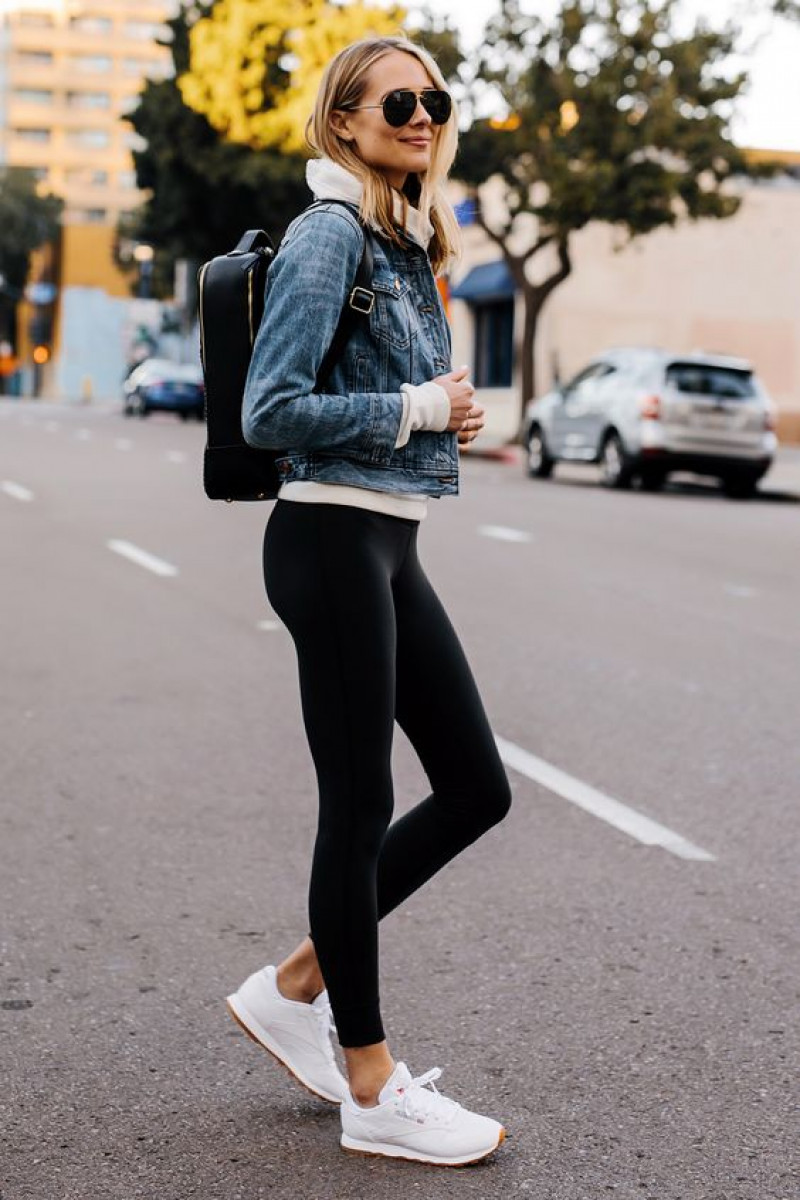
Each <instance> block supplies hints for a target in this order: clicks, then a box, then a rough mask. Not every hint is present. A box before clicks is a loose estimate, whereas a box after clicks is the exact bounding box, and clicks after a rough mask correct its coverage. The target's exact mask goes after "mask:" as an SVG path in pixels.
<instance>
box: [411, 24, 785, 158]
mask: <svg viewBox="0 0 800 1200" xmlns="http://www.w3.org/2000/svg"><path fill="white" fill-rule="evenodd" d="M428 2H429V3H430V6H431V8H433V10H434V11H435V12H440V13H447V14H448V15H450V16H451V17H453V23H454V24H455V25H456V26H457V27H458V29H459V30H460V31H461V33H462V35H463V38H464V41H465V43H466V44H467V45H468V46H471V47H473V48H474V47H475V46H477V45H478V44H479V42H480V35H481V32H482V30H483V28H484V25H485V23H486V20H487V19H488V18H489V17H490V16H491V15H492V14H493V13H494V12H496V11H497V9H498V4H497V0H428ZM522 3H523V8H526V7H527V8H528V9H529V11H536V12H539V13H542V14H544V13H546V12H547V11H548V9H553V8H555V7H556V5H555V4H554V3H553V0H522ZM765 7H766V6H765ZM755 8H756V4H754V3H746V2H744V0H683V3H682V10H683V12H684V14H685V17H686V18H688V19H689V20H693V19H696V18H697V17H698V16H700V15H703V16H705V17H706V18H707V19H708V21H709V23H710V24H711V25H712V26H720V25H723V24H724V23H725V22H726V21H728V20H731V19H734V20H736V21H737V24H739V26H740V28H741V34H742V41H743V43H744V44H750V45H754V46H756V48H755V49H754V51H753V53H752V55H748V59H747V62H748V65H749V70H750V88H749V93H748V94H747V95H746V96H745V97H743V98H742V99H741V100H740V101H739V103H738V106H737V115H736V119H735V122H734V124H733V127H732V129H733V136H734V140H735V141H736V142H737V143H738V144H739V145H742V146H748V147H763V148H764V149H768V150H797V151H800V68H799V67H798V64H799V63H800V24H798V23H792V22H789V21H786V20H776V19H775V18H770V17H765V16H764V15H763V8H762V10H761V15H758V14H756V15H755V16H754V15H753V9H755Z"/></svg>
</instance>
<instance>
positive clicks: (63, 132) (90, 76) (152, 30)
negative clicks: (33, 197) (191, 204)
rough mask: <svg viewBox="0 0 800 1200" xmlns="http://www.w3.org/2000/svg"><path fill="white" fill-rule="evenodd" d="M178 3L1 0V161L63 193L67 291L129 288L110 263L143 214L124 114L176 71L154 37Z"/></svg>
mask: <svg viewBox="0 0 800 1200" xmlns="http://www.w3.org/2000/svg"><path fill="white" fill-rule="evenodd" d="M174 8H175V2H174V0H0V21H1V22H2V24H0V163H2V164H5V165H9V166H24V167H30V168H31V169H32V170H33V171H34V172H35V173H36V176H37V179H38V180H39V182H40V185H41V187H42V188H43V189H46V190H48V191H51V192H54V193H55V194H57V195H59V196H61V197H62V198H63V199H64V201H65V204H66V208H65V213H64V226H65V229H64V244H63V260H62V285H63V286H70V285H83V286H97V287H102V288H104V289H105V290H106V291H108V292H109V293H110V294H112V295H124V294H126V292H127V291H128V285H127V283H126V281H125V280H124V278H123V277H122V276H121V275H120V273H119V272H118V271H117V270H116V268H115V267H114V264H113V258H112V253H111V249H112V245H113V238H114V229H115V227H116V224H117V221H118V219H119V216H120V214H121V213H123V212H125V211H126V210H129V209H132V208H135V207H137V206H138V205H139V204H141V202H142V194H141V192H139V191H138V190H137V188H136V177H135V172H134V169H133V160H132V151H133V150H134V149H136V148H137V145H138V139H137V135H136V134H135V133H134V131H133V130H132V129H131V127H130V126H129V125H128V124H126V123H125V121H124V119H123V118H124V117H125V115H126V113H129V112H130V111H131V109H132V108H133V107H135V105H136V102H137V95H138V93H139V92H140V90H141V88H142V83H143V81H144V79H145V78H160V77H163V76H164V75H165V74H166V73H168V72H169V71H170V69H171V58H170V55H169V51H168V50H167V49H166V48H165V47H163V46H159V45H158V44H157V42H156V38H157V37H158V36H159V34H160V33H161V32H162V31H163V22H164V21H165V19H166V18H167V17H168V16H170V15H171V13H172V12H173V10H174Z"/></svg>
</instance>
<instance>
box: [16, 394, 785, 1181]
mask: <svg viewBox="0 0 800 1200" xmlns="http://www.w3.org/2000/svg"><path fill="white" fill-rule="evenodd" d="M202 440H203V431H202V428H201V427H199V426H196V425H181V424H179V423H178V422H177V421H174V420H173V419H172V418H170V417H153V418H151V419H150V420H149V421H146V422H141V421H126V420H124V419H123V418H122V417H121V416H120V415H118V414H117V413H113V412H108V411H97V410H89V409H80V408H72V409H66V408H65V409H62V408H58V407H56V406H46V405H42V406H38V407H37V406H36V405H35V404H31V403H27V404H21V403H19V402H17V403H12V402H5V403H3V404H0V545H2V564H3V568H2V577H3V585H2V601H3V602H2V606H1V607H0V621H1V622H2V646H3V674H2V679H3V686H2V688H1V689H0V755H1V756H2V781H3V782H2V795H0V914H2V942H1V944H0V950H1V953H2V961H1V962H0V1079H2V1088H1V1089H0V1154H2V1166H0V1197H1V1200H101V1198H103V1200H105V1198H114V1200H133V1198H134V1197H146V1198H147V1200H184V1198H188V1197H203V1198H204V1200H217V1198H219V1200H237V1198H240V1197H241V1198H242V1200H259V1198H261V1197H270V1198H275V1200H282V1198H284V1197H286V1198H289V1197H292V1198H293V1200H295V1198H301V1200H306V1198H308V1200H317V1198H319V1200H322V1198H325V1200H328V1198H331V1200H340V1198H342V1200H344V1198H347V1197H354V1198H361V1197H374V1198H376V1200H383V1198H386V1200H388V1198H389V1197H392V1198H394V1197H396V1196H399V1195H401V1196H409V1195H412V1196H413V1195H419V1196H424V1197H426V1198H427V1197H433V1198H439V1197H451V1196H456V1195H457V1196H459V1197H461V1196H468V1197H476V1198H478V1197H480V1198H486V1197H506V1196H520V1197H531V1198H535V1200H600V1198H601V1197H604V1196H606V1195H615V1196H617V1197H619V1198H620V1200H622V1198H624V1200H767V1198H770V1200H772V1198H774V1200H795V1197H796V1196H797V1194H798V1178H799V1176H798V1160H797V1146H798V1139H797V1133H798V1104H797V1101H798V1057H799V1056H798V1007H799V1005H798V1000H799V999H800V988H799V987H798V983H799V978H798V977H799V976H800V968H799V967H798V942H799V941H800V936H799V931H798V874H799V873H798V867H797V846H798V833H800V816H798V777H799V776H800V739H799V738H798V728H800V682H799V681H798V661H799V659H800V628H799V627H798V601H797V596H798V585H799V584H800V555H798V549H799V548H800V503H798V501H797V498H796V496H791V495H784V494H781V493H780V492H775V491H774V490H773V491H767V493H766V494H765V495H764V496H763V497H762V498H760V499H758V500H756V501H753V502H749V503H741V502H732V501H726V500H724V499H723V498H722V497H721V496H720V495H719V494H718V493H717V492H716V491H715V490H714V489H713V488H709V487H701V486H697V485H686V486H675V487H672V488H670V489H669V490H668V491H667V492H665V493H664V494H662V495H646V494H640V493H630V494H616V493H609V492H606V491H604V490H602V489H600V488H598V487H597V486H596V483H595V481H594V477H593V474H592V472H588V473H584V474H581V473H579V472H576V471H562V472H561V474H560V475H559V476H558V477H557V478H556V479H555V480H553V481H550V482H546V483H545V482H538V481H537V482H533V481H529V480H526V479H525V478H523V475H522V472H521V470H520V469H519V467H518V466H513V465H508V464H502V463H497V462H488V461H485V460H473V461H470V462H468V463H466V464H465V469H464V488H463V496H462V497H461V498H460V499H459V500H458V501H456V502H454V501H442V502H440V503H436V504H433V505H432V512H431V514H430V517H429V520H428V521H427V523H426V526H425V528H424V530H423V531H422V534H421V542H422V553H423V559H424V561H425V562H426V564H427V567H428V570H429V573H430V575H431V576H432V578H433V579H434V582H435V583H436V585H437V586H438V588H439V590H440V593H441V594H442V596H443V598H444V599H445V601H446V603H447V605H448V607H449V609H450V611H451V614H452V615H453V618H454V620H455V622H456V625H457V627H458V628H459V629H460V631H461V633H462V636H463V640H464V642H465V645H466V647H467V650H468V653H469V655H470V658H471V660H472V662H473V666H474V669H475V672H476V675H477V677H478V680H479V682H480V684H481V687H482V690H483V693H484V697H485V700H486V704H487V708H488V710H489V713H490V716H491V719H492V722H493V726H494V728H495V731H496V733H497V735H498V736H499V737H500V738H501V739H503V742H502V745H503V747H504V753H505V754H506V756H507V757H508V759H509V761H513V762H514V763H515V767H513V768H512V769H510V778H511V780H512V784H513V790H514V806H513V809H512V813H511V815H510V816H509V818H508V820H507V821H506V822H504V823H503V825H501V826H500V827H498V828H497V829H495V830H493V831H492V832H491V833H490V834H489V835H488V836H487V837H486V838H484V839H483V840H482V842H481V843H480V844H479V845H478V846H476V847H473V848H472V849H471V850H470V851H468V852H467V853H466V854H465V855H464V856H462V858H461V859H460V860H459V861H458V862H457V863H456V864H453V865H452V866H451V867H450V868H448V869H446V870H445V871H444V872H443V873H442V874H441V875H440V876H439V877H438V878H437V880H435V881H434V882H433V883H432V884H430V885H429V886H428V887H427V888H426V889H424V890H423V891H422V892H421V893H420V894H418V895H417V896H416V897H414V898H412V900H411V901H410V902H409V903H408V904H407V905H406V906H405V907H404V908H403V909H402V910H401V911H400V912H398V913H396V914H394V915H393V916H392V917H390V918H389V919H388V920H387V921H386V923H385V926H384V928H383V931H382V954H383V975H384V980H383V993H384V1005H385V1018H386V1021H387V1025H388V1028H389V1030H390V1031H391V1042H392V1047H393V1049H394V1051H395V1054H396V1055H397V1056H398V1057H401V1058H403V1059H405V1060H406V1061H407V1062H408V1063H409V1065H410V1067H411V1069H412V1071H413V1072H414V1073H416V1074H419V1073H421V1072H423V1071H425V1070H427V1069H428V1068H429V1067H431V1066H434V1065H438V1066H441V1067H442V1068H443V1071H444V1075H443V1080H442V1087H443V1089H444V1090H445V1091H446V1092H447V1093H449V1094H451V1095H454V1096H455V1097H456V1098H457V1099H461V1100H463V1101H464V1102H465V1103H467V1104H469V1105H470V1106H472V1107H475V1108H478V1109H479V1110H482V1111H485V1112H487V1113H489V1114H491V1115H493V1116H495V1117H497V1118H499V1119H501V1120H502V1121H503V1122H504V1123H505V1124H506V1127H507V1129H508V1132H509V1138H508V1140H507V1142H506V1143H505V1145H504V1146H503V1147H502V1148H501V1151H500V1152H499V1153H498V1154H497V1155H496V1156H495V1158H494V1159H493V1160H491V1161H490V1162H489V1163H486V1164H483V1165H481V1166H477V1167H474V1168H468V1169H465V1170H462V1171H456V1172H453V1171H451V1172H447V1171H442V1170H436V1169H435V1168H425V1167H418V1166H414V1165H411V1164H404V1163H390V1162H381V1161H375V1162H370V1161H367V1160H364V1159H361V1158H352V1157H350V1156H347V1155H344V1154H342V1152H341V1151H340V1149H339V1148H338V1131H337V1126H338V1118H337V1116H336V1113H335V1112H334V1111H332V1110H330V1109H329V1108H328V1107H327V1106H322V1105H318V1104H317V1103H316V1102H315V1101H313V1100H312V1099H311V1098H309V1097H307V1096H306V1094H305V1093H304V1092H302V1091H299V1090H295V1088H294V1087H293V1085H292V1084H291V1082H290V1081H289V1080H288V1079H287V1078H286V1077H285V1076H284V1074H283V1073H282V1072H280V1071H279V1070H278V1069H277V1068H275V1067H274V1066H273V1064H272V1062H271V1060H270V1059H269V1058H268V1057H267V1056H266V1055H264V1054H263V1053H261V1052H259V1051H258V1049H257V1048H256V1047H255V1046H253V1045H252V1043H250V1042H248V1041H246V1039H245V1038H244V1037H243V1036H242V1035H241V1033H240V1032H239V1031H238V1030H237V1028H236V1027H235V1026H234V1025H233V1023H232V1022H231V1021H230V1020H229V1018H228V1017H227V1016H226V1013H225V1010H224V1007H223V998H224V996H225V994H226V992H227V991H229V990H231V988H233V987H235V986H236V985H238V983H239V982H240V980H241V979H242V978H243V977H244V976H245V975H246V974H248V973H249V972H250V971H251V970H253V969H255V968H256V967H258V966H260V965H262V964H263V963H264V962H269V961H274V960H275V959H276V958H278V957H280V956H281V955H282V954H283V953H284V952H286V951H287V950H288V949H289V948H290V947H291V946H292V945H293V943H294V941H295V940H296V939H297V938H299V936H301V934H302V933H303V932H304V930H305V890H306V883H307V872H308V861H309V854H310V847H311V842H312V837H313V829H314V819H315V813H314V782H313V774H312V769H311V765H310V762H309V759H308V755H307V751H306V749H305V746H304V741H303V737H302V734H301V726H300V716H299V705H298V699H297V690H296V683H295V673H294V671H295V668H294V658H293V649H292V646H291V642H290V641H289V638H288V636H287V634H286V633H285V631H284V630H283V629H282V628H281V627H280V625H279V624H276V623H275V622H274V620H273V618H272V616H271V614H270V612H269V610H268V608H267V606H266V601H265V599H264V596H263V592H262V583H261V577H260V553H261V537H262V530H263V524H264V520H265V517H266V515H267V513H268V506H265V505H254V506H250V507H247V506H227V505H221V504H212V503H210V502H209V501H207V500H205V498H204V496H203V494H202V490H201V487H200V466H199V464H200V455H201V449H202ZM793 463H794V464H795V465H796V466H797V475H798V481H800V462H799V461H798V460H797V459H796V458H795V459H790V460H789V461H788V466H789V468H791V467H792V464H793ZM790 473H791V470H789V474H790ZM786 477H787V471H786V469H785V470H784V475H783V476H782V478H786ZM768 485H769V481H768ZM110 543H113V548H112V546H111V545H110ZM131 546H133V547H135V548H138V550H143V551H145V552H147V553H148V554H150V555H152V556H155V557H156V558H157V560H158V561H159V562H160V563H161V564H162V566H161V568H160V569H161V570H162V571H165V572H167V573H164V574H156V573H154V572H153V570H152V567H153V566H154V565H155V566H158V564H157V563H156V564H154V563H152V562H150V563H149V564H148V563H147V562H146V560H145V564H144V565H143V563H142V561H141V560H137V561H134V560H132V559H131V558H130V557H125V556H124V554H131V553H133V554H135V553H136V551H131V550H130V547H131ZM164 564H166V565H164ZM168 568H172V571H171V572H170V571H169V570H168ZM442 717H443V719H446V714H442ZM516 767H521V770H517V769H516ZM396 768H397V769H396V780H397V802H398V808H400V809H402V808H404V807H405V806H406V805H408V804H410V803H413V802H414V800H415V799H416V798H417V797H418V796H419V795H420V794H421V792H422V790H423V788H424V780H423V778H422V776H421V772H420V769H419V767H418V766H417V764H416V763H415V761H414V759H413V755H412V754H411V752H410V750H409V748H408V747H407V745H406V744H404V742H403V740H402V738H401V737H400V736H398V743H397V752H396ZM553 768H556V769H557V770H556V771H555V772H554V771H553ZM542 780H544V782H541V781H542ZM648 820H649V821H650V822H651V823H652V822H655V823H656V825H655V827H654V826H653V825H652V824H648V823H647V821H648ZM614 821H616V823H617V824H616V825H615V824H614V823H609V822H614ZM620 823H621V824H622V825H623V826H624V828H625V830H626V831H624V832H623V830H622V829H620V828H618V827H617V826H618V825H619V824H620ZM654 829H655V832H654Z"/></svg>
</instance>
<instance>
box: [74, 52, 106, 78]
mask: <svg viewBox="0 0 800 1200" xmlns="http://www.w3.org/2000/svg"><path fill="white" fill-rule="evenodd" d="M72 64H73V66H74V67H75V68H76V69H77V70H78V71H83V72H84V73H85V74H87V75H105V74H106V73H107V72H108V71H110V70H111V59H110V58H109V56H108V55H107V54H76V55H75V56H74V57H73V59H72Z"/></svg>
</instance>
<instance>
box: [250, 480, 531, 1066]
mask: <svg viewBox="0 0 800 1200" xmlns="http://www.w3.org/2000/svg"><path fill="white" fill-rule="evenodd" d="M416 540H417V522H416V521H409V520H403V519H401V518H398V517H389V516H384V515H383V514H381V513H374V512H369V511H367V510H365V509H358V508H348V507H345V506H343V505H335V504H302V503H296V502H290V501H278V503H277V504H276V506H275V508H274V510H273V512H272V515H271V517H270V520H269V523H268V525H267V532H266V537H265V540H264V578H265V581H266V587H267V595H268V596H269V600H270V603H271V604H272V607H273V608H274V610H275V612H276V613H277V614H278V616H279V617H281V619H282V620H283V621H284V622H285V624H286V625H287V627H288V629H289V631H290V633H291V635H292V637H293V639H294V642H295V646H296V649H297V657H298V665H299V672H300V694H301V699H302V705H303V718H304V722H305V727H306V734H307V736H308V743H309V746H310V749H311V754H312V756H313V759H314V765H315V768H316V773H317V780H318V784H319V824H318V828H317V838H316V844H315V847H314V860H313V865H312V871H311V886H310V895H309V908H310V927H311V937H312V940H313V942H314V947H315V950H316V952H317V957H318V959H319V964H320V968H321V970H322V975H323V978H324V980H325V985H326V987H327V989H328V993H329V996H330V1000H331V1005H332V1008H333V1015H334V1019H335V1021H336V1028H337V1032H338V1036H339V1041H340V1042H341V1044H342V1045H343V1046H366V1045H371V1044H372V1043H374V1042H380V1041H382V1040H383V1037H384V1032H383V1026H382V1023H381V1016H380V1002H379V995H378V921H379V919H380V918H381V917H384V916H385V915H386V914H387V913H389V912H391V911H392V909H393V908H396V907H397V905H398V904H401V903H402V901H403V900H405V899H406V897H407V896H410V895H411V893H412V892H414V891H415V890H416V889H417V888H418V887H420V886H421V885H422V884H423V883H425V881H426V880H427V879H430V878H431V876H432V875H434V874H435V872H436V871H438V870H439V869H440V868H441V867H443V866H444V865H445V863H447V862H449V861H450V860H451V859H452V858H454V857H455V856H456V855H457V854H458V853H459V852H460V851H461V850H463V849H464V847H465V846H468V845H469V844H470V843H471V842H474V841H475V840H476V838H478V837H479V836H480V835H481V834H482V833H483V832H484V831H485V830H487V829H489V828H490V827H491V826H492V825H494V824H496V823H497V822H498V821H500V820H501V819H502V818H503V817H504V816H505V814H506V812H507V811H508V808H509V805H510V803H511V798H510V792H509V786H508V780H507V779H506V775H505V771H504V770H503V766H502V763H501V762H500V758H499V755H498V753H497V748H496V746H495V743H494V738H493V736H492V732H491V729H490V727H489V722H488V720H487V718H486V714H485V713H484V710H483V705H482V704H481V699H480V696H479V694H478V690H477V687H476V686H475V681H474V680H473V678H472V674H471V672H470V669H469V666H468V664H467V661H466V659H465V657H464V652H463V651H462V649H461V646H460V644H459V641H458V638H457V637H456V634H455V632H454V630H453V627H452V626H451V624H450V621H449V620H448V617H447V614H446V613H445V611H444V609H443V607H442V605H441V603H440V601H439V600H438V598H437V596H436V594H435V592H434V591H433V588H432V587H431V585H430V583H429V582H428V580H427V578H426V577H425V574H424V572H423V570H422V568H421V566H420V564H419V561H418V559H417V553H416ZM395 720H396V721H397V722H398V724H399V725H400V727H401V729H403V730H404V731H405V733H406V735H407V736H408V738H409V740H410V742H411V744H412V745H413V747H414V749H415V751H416V753H417V754H418V755H419V758H420V761H421V763H422V766H423V767H424V769H425V772H426V774H427V776H428V779H429V781H430V785H431V788H432V789H433V793H432V795H430V796H428V798H427V799H426V800H423V801H422V802H421V803H420V804H418V805H417V806H416V808H414V809H413V810H412V811H411V812H409V813H407V814H406V815H405V816H403V817H401V818H399V819H398V820H397V821H395V822H394V824H393V825H392V826H391V828H390V827H389V822H390V820H391V817H392V809H393V806H394V799H393V792H392V776H391V761H390V759H391V749H392V734H393V728H394V722H395Z"/></svg>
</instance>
